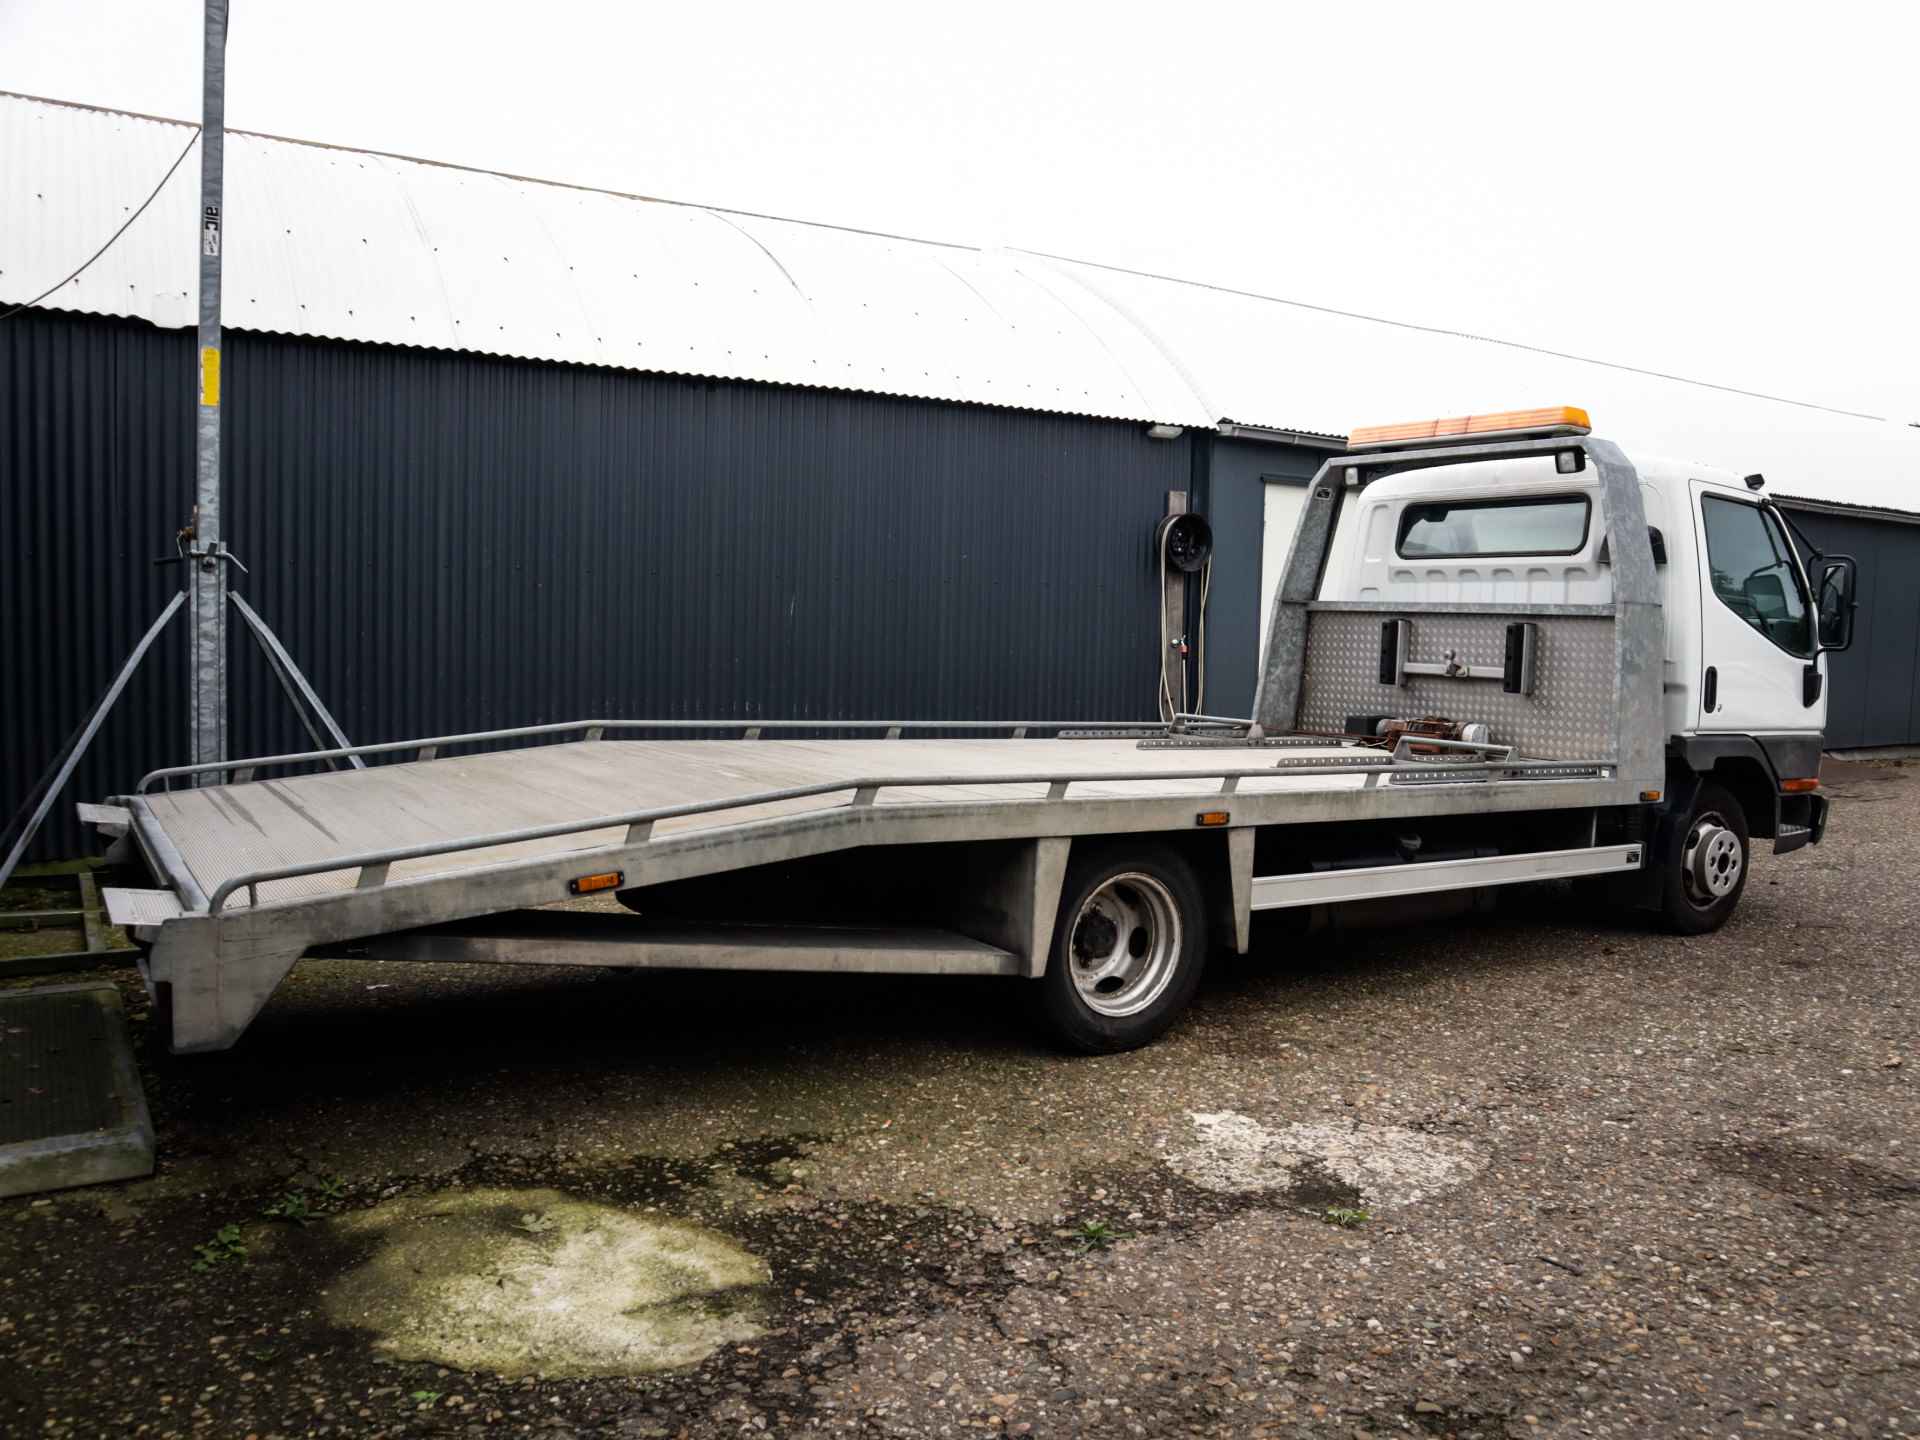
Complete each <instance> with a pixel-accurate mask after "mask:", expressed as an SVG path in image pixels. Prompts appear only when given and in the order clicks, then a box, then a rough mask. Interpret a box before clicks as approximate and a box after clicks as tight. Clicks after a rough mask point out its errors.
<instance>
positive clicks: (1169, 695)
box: [1153, 496, 1213, 723]
mask: <svg viewBox="0 0 1920 1440" xmlns="http://www.w3.org/2000/svg"><path fill="white" fill-rule="evenodd" d="M1169 500H1170V501H1171V502H1172V503H1174V504H1176V505H1179V504H1184V503H1185V497H1184V496H1181V497H1179V498H1178V499H1177V500H1176V499H1174V497H1171V496H1170V497H1169ZM1153 539H1154V547H1153V548H1154V553H1155V554H1156V555H1158V556H1159V559H1160V651H1159V654H1160V695H1159V704H1160V718H1161V719H1162V720H1165V721H1167V722H1169V723H1171V722H1172V720H1173V717H1174V716H1175V715H1183V714H1189V713H1200V712H1203V711H1204V710H1205V708H1206V703H1207V590H1208V588H1209V586H1210V584H1211V582H1212V579H1213V527H1212V526H1211V525H1209V524H1208V523H1207V517H1206V516H1204V515H1197V514H1194V513H1193V512H1191V511H1188V510H1176V511H1175V512H1174V513H1172V514H1169V515H1166V516H1164V517H1163V518H1162V519H1161V520H1160V522H1159V523H1158V524H1157V525H1156V526H1155V528H1154V536H1153ZM1190 575H1198V576H1199V577H1200V598H1199V615H1198V619H1197V621H1196V622H1195V624H1194V626H1193V635H1194V644H1193V646H1192V652H1193V654H1194V656H1195V661H1194V696H1193V703H1192V704H1191V705H1189V704H1188V703H1187V654H1188V649H1189V647H1188V643H1187V628H1186V625H1185V623H1184V622H1185V618H1186V615H1185V611H1186V578H1187V577H1188V576H1190ZM1176 611H1177V612H1178V615H1177V618H1178V620H1179V622H1180V623H1178V624H1176V623H1174V622H1175V618H1176V616H1175V612H1176ZM1174 675H1177V676H1178V677H1179V683H1178V687H1177V688H1178V691H1179V693H1178V695H1176V694H1175V693H1174V692H1175V688H1176V687H1175V683H1174V678H1173V677H1174Z"/></svg>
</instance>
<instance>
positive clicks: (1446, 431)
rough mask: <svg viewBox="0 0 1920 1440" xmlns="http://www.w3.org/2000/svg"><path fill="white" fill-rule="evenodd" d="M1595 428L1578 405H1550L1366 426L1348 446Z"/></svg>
mask: <svg viewBox="0 0 1920 1440" xmlns="http://www.w3.org/2000/svg"><path fill="white" fill-rule="evenodd" d="M1592 429H1593V422H1592V421H1590V420H1589V419H1588V418H1587V412H1586V411H1584V410H1582V409H1581V408H1580V407H1579V406H1578V405H1549V406H1546V407H1545V408H1543V409H1539V410H1500V411H1495V412H1494V413H1492V414H1488V415H1456V416H1453V417H1452V418H1451V419H1447V420H1408V421H1404V422H1402V423H1401V424H1398V425H1362V426H1361V427H1360V428H1359V429H1357V430H1355V431H1353V432H1352V433H1351V434H1349V435H1348V436H1347V448H1348V449H1350V450H1365V449H1369V448H1372V447H1374V446H1381V445H1418V444H1422V443H1424V442H1426V441H1430V440H1465V439H1468V438H1471V437H1476V436H1483V435H1505V436H1511V437H1513V438H1516V439H1517V438H1519V437H1520V436H1522V435H1585V434H1587V433H1588V432H1589V431H1591V430H1592Z"/></svg>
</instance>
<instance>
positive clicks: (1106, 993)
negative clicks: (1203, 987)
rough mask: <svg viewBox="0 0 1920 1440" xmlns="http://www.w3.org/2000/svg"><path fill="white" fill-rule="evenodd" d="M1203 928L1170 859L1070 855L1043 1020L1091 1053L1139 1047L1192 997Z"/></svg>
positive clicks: (1201, 906) (1193, 890) (1195, 887)
mask: <svg viewBox="0 0 1920 1440" xmlns="http://www.w3.org/2000/svg"><path fill="white" fill-rule="evenodd" d="M1075 849H1076V851H1079V849H1080V847H1078V846H1076V847H1075ZM1206 928H1207V921H1206V906H1205V903H1204V896H1203V892H1202V890H1201V887H1200V881H1199V879H1198V877H1196V876H1195V875H1194V873H1193V867H1192V866H1191V865H1189V864H1188V863H1187V861H1186V860H1185V858H1183V857H1182V856H1181V855H1180V854H1179V853H1178V852H1177V851H1175V850H1173V849H1171V848H1170V847H1168V846H1165V845H1153V844H1147V843H1134V844H1124V845H1113V846H1093V847H1089V848H1088V849H1086V850H1085V851H1084V852H1083V853H1076V854H1075V856H1074V858H1073V860H1072V861H1071V862H1070V863H1069V865H1068V867H1067V876H1066V881H1065V883H1064V884H1063V885H1062V886H1061V892H1060V914H1059V918H1058V919H1057V920H1056V921H1055V923H1054V931H1053V948H1052V951H1051V952H1050V953H1049V955H1048V957H1047V972H1046V975H1045V976H1044V977H1043V978H1042V979H1041V981H1040V985H1039V992H1040V994H1039V1003H1040V1014H1041V1018H1042V1020H1043V1021H1044V1023H1045V1024H1046V1026H1047V1028H1048V1029H1049V1030H1050V1031H1051V1032H1052V1033H1053V1035H1054V1038H1055V1039H1057V1040H1059V1041H1060V1043H1061V1044H1063V1045H1065V1046H1067V1047H1069V1048H1071V1049H1074V1050H1079V1051H1083V1052H1085V1053H1087V1054H1090V1055H1100V1054H1111V1053H1112V1052H1114V1051H1118V1050H1132V1049H1134V1048H1135V1047H1137V1046H1140V1045H1145V1044H1146V1043H1147V1042H1148V1041H1150V1040H1153V1039H1155V1038H1156V1037H1157V1036H1159V1035H1160V1033H1161V1032H1162V1031H1164V1030H1165V1029H1166V1028H1167V1026H1169V1025H1171V1024H1172V1023H1173V1021H1174V1017H1176V1016H1177V1015H1179V1013H1180V1012H1181V1011H1182V1010H1184V1009H1185V1008H1186V1006H1187V1002H1188V1001H1190V1000H1191V999H1192V998H1193V992H1194V988H1195V987H1196V986H1197V985H1198V984H1199V983H1200V971H1201V969H1202V968H1203V966H1204V965H1205V961H1206V953H1207V950H1206V947H1207V936H1206Z"/></svg>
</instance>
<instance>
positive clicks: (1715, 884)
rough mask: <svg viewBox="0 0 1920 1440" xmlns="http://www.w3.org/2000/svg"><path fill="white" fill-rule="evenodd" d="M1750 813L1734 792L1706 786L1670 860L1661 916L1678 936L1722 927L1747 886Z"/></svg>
mask: <svg viewBox="0 0 1920 1440" xmlns="http://www.w3.org/2000/svg"><path fill="white" fill-rule="evenodd" d="M1748 860H1749V845H1748V839H1747V815H1746V811H1744V810H1742V809H1741V808H1740V802H1739V801H1738V800H1736V799H1734V797H1733V795H1732V793H1731V792H1729V791H1727V790H1725V789H1723V788H1722V787H1721V786H1719V785H1715V784H1712V783H1711V782H1709V783H1707V784H1705V785H1702V786H1701V787H1700V793H1699V794H1698V795H1697V796H1696V797H1695V798H1694V802H1693V812H1692V813H1691V814H1690V815H1688V816H1687V820H1686V827H1685V829H1683V830H1682V831H1681V832H1680V836H1679V844H1678V846H1677V851H1676V853H1675V854H1674V855H1672V856H1670V857H1669V858H1668V860H1667V862H1666V865H1667V874H1666V877H1665V879H1664V881H1663V882H1662V887H1663V888H1662V893H1661V904H1660V911H1661V918H1662V919H1664V920H1665V922H1666V925H1667V928H1668V929H1669V930H1672V931H1673V932H1674V933H1675V934H1677V935H1705V934H1706V933H1708V932H1709V931H1712V930H1718V929H1719V928H1720V927H1721V926H1722V925H1724V924H1726V923H1727V917H1728V916H1729V915H1731V914H1733V907H1734V906H1736V905H1738V904H1739V903H1740V894H1741V892H1742V891H1744V890H1745V889H1746V888H1747V866H1748Z"/></svg>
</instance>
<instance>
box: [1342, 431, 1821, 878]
mask: <svg viewBox="0 0 1920 1440" xmlns="http://www.w3.org/2000/svg"><path fill="white" fill-rule="evenodd" d="M1430 424H1431V425H1433V426H1436V427H1447V426H1457V427H1459V432H1458V436H1457V443H1461V444H1465V443H1469V442H1471V441H1474V440H1479V441H1482V442H1484V441H1486V440H1489V439H1496V438H1499V439H1504V438H1507V437H1514V438H1518V437H1520V436H1523V435H1530V436H1536V437H1538V436H1543V435H1551V434H1553V433H1556V432H1557V433H1563V434H1567V435H1584V434H1585V433H1586V432H1587V429H1588V426H1587V422H1586V417H1585V414H1584V412H1582V411H1579V410H1577V409H1566V410H1557V411H1537V412H1513V413H1511V414H1508V415H1502V416H1489V417H1478V419H1475V418H1474V417H1467V418H1463V419H1462V420H1460V421H1452V422H1448V421H1437V422H1430ZM1469 425H1473V426H1475V428H1474V429H1472V430H1469V429H1468V428H1467V427H1468V426H1469ZM1416 428H1419V427H1405V426H1402V427H1391V426H1390V427H1378V429H1377V430H1376V431H1374V432H1356V433H1355V436H1354V437H1353V438H1354V444H1353V446H1352V450H1353V452H1354V453H1358V454H1361V455H1367V454H1369V453H1373V454H1377V455H1381V456H1391V455H1392V454H1393V453H1394V450H1395V448H1396V446H1402V445H1405V444H1409V443H1420V444H1422V445H1423V446H1426V447H1430V448H1431V447H1434V446H1436V445H1438V446H1441V447H1444V446H1445V445H1446V443H1447V439H1448V437H1447V436H1446V435H1445V434H1444V433H1443V434H1440V435H1420V436H1418V437H1408V438H1402V436H1401V434H1400V432H1404V431H1407V430H1411V429H1416ZM1383 432H1384V433H1383ZM1631 466H1632V469H1633V471H1634V474H1635V476H1636V478H1637V486H1636V488H1637V493H1638V496H1639V500H1640V506H1641V509H1642V512H1643V515H1644V524H1645V537H1644V539H1640V538H1638V537H1633V536H1628V535H1625V534H1622V533H1621V526H1620V525H1619V524H1617V523H1616V517H1614V516H1612V515H1610V514H1609V513H1608V510H1609V506H1608V495H1607V487H1606V486H1605V485H1604V484H1603V483H1602V481H1601V478H1600V475H1599V473H1598V470H1597V468H1596V467H1595V466H1593V465H1590V464H1588V463H1587V457H1586V455H1585V454H1584V453H1583V452H1578V451H1555V450H1543V451H1536V453H1532V454H1524V455H1512V456H1499V457H1495V458H1485V459H1475V460H1463V461H1461V462H1460V463H1453V464H1444V465H1432V466H1414V467H1411V468H1405V469H1398V470H1395V471H1394V472H1393V473H1389V474H1386V475H1384V476H1382V477H1380V478H1377V479H1373V480H1371V481H1370V482H1368V483H1366V484H1365V485H1364V488H1359V489H1358V490H1357V493H1354V494H1351V495H1350V496H1349V498H1348V503H1347V504H1346V505H1345V506H1344V507H1343V508H1342V511H1341V514H1340V516H1339V520H1338V525H1337V528H1336V530H1335V533H1334V534H1333V536H1332V543H1331V544H1330V545H1329V547H1328V552H1327V560H1326V570H1325V576H1324V579H1323V582H1322V584H1321V586H1320V589H1319V595H1320V598H1321V600H1323V601H1329V602H1346V603H1351V604H1363V605H1372V606H1378V607H1383V608H1385V609H1397V608H1399V607H1445V608H1451V609H1463V608H1464V609H1472V608H1473V607H1506V608H1515V607H1517V608H1519V609H1525V608H1527V607H1542V606H1544V607H1582V606H1593V607H1612V606H1613V604H1614V602H1615V599H1616V595H1615V585H1614V575H1615V569H1616V559H1617V557H1618V555H1619V551H1620V547H1622V546H1623V545H1625V544H1629V543H1631V544H1636V545H1644V546H1645V551H1646V553H1647V554H1648V555H1650V557H1651V559H1652V562H1653V566H1654V574H1655V582H1656V594H1657V596H1658V601H1659V604H1658V612H1659V622H1658V631H1659V635H1660V655H1661V683H1660V693H1661V704H1660V715H1661V730H1662V733H1663V739H1664V744H1665V749H1666V757H1667V771H1668V777H1667V778H1668V785H1667V787H1666V794H1665V795H1664V796H1663V797H1662V803H1663V804H1665V805H1667V806H1668V808H1669V809H1671V808H1672V807H1673V806H1675V805H1680V804H1684V803H1686V802H1687V800H1688V799H1689V797H1696V798H1697V795H1698V792H1699V790H1700V789H1701V787H1702V786H1703V785H1707V784H1710V785H1712V786H1714V787H1715V789H1716V790H1718V791H1721V792H1725V793H1726V794H1727V795H1729V796H1731V798H1732V799H1733V801H1734V802H1735V804H1737V805H1738V807H1739V809H1740V811H1741V817H1740V818H1741V821H1742V823H1743V825H1744V827H1745V829H1744V831H1743V834H1742V842H1743V846H1744V840H1745V838H1746V837H1747V836H1752V837H1760V838H1770V839H1772V840H1773V841H1774V845H1775V849H1776V850H1777V851H1785V850H1792V849H1796V848H1798V847H1799V846H1801V845H1804V844H1807V843H1808V842H1809V841H1812V840H1817V839H1818V838H1819V836H1820V833H1821V831H1822V828H1823V827H1824V823H1825V816H1826V804H1825V801H1824V800H1823V799H1822V798H1820V797H1819V796H1818V793H1817V787H1818V784H1819V781H1818V776H1819V769H1820V754H1821V743H1822V731H1823V729H1824V726H1825V721H1826V699H1827V694H1826V692H1827V685H1826V660H1825V656H1826V655H1827V653H1829V652H1831V651H1834V650H1839V649H1844V648H1845V646H1846V644H1847V641H1848V639H1849V637H1850V632H1851V614H1852V595H1853V567H1852V561H1851V560H1849V559H1847V558H1846V557H1823V556H1818V555H1815V554H1811V553H1809V554H1807V555H1803V553H1802V551H1801V549H1800V548H1798V547H1796V545H1795V542H1794V538H1793V531H1792V527H1791V526H1790V524H1789V523H1788V521H1787V520H1786V518H1785V516H1784V515H1783V514H1782V513H1781V512H1780V511H1779V510H1778V509H1777V508H1776V507H1775V506H1773V505H1772V504H1771V503H1770V502H1769V500H1768V499H1767V498H1766V494H1765V483H1764V480H1763V479H1762V477H1761V476H1758V475H1753V476H1746V477H1741V476H1737V475H1734V474H1732V473H1731V472H1728V471H1725V470H1722V469H1717V468H1715V467H1712V466H1706V465H1700V464H1693V463H1688V462H1684V461H1678V460H1671V459H1664V458H1659V457H1651V456H1634V457H1632V458H1631ZM1633 523H1635V524H1638V523H1640V522H1639V521H1638V520H1637V519H1636V520H1635V521H1634V522H1633ZM1807 549H1808V551H1809V552H1811V547H1807ZM1810 560H1811V561H1813V562H1815V564H1816V566H1817V568H1818V570H1819V574H1818V575H1817V576H1816V575H1814V574H1810V573H1809V561H1810ZM1495 728H1497V727H1495ZM1723 818H1724V817H1723ZM1708 838H1709V839H1710V838H1711V837H1708ZM1683 844H1684V842H1683ZM1723 878H1724V877H1723Z"/></svg>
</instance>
